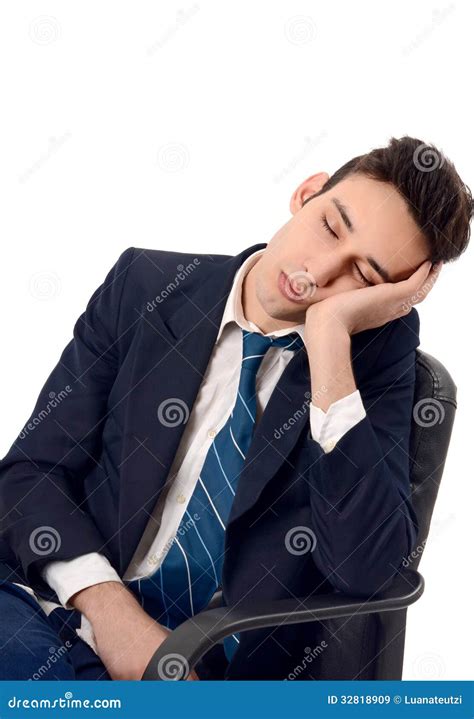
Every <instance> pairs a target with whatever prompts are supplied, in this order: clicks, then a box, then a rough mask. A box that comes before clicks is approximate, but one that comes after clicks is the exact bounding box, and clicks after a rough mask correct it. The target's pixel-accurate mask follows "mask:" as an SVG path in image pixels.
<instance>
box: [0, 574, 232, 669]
mask: <svg viewBox="0 0 474 719" xmlns="http://www.w3.org/2000/svg"><path fill="white" fill-rule="evenodd" d="M80 626H81V613H80V612H78V611H77V610H68V609H63V608H62V607H59V608H57V609H53V611H52V612H51V613H50V614H49V615H46V614H45V612H44V611H43V610H42V609H41V607H40V606H39V605H38V603H37V602H36V600H35V599H34V597H32V596H31V595H30V594H28V592H25V590H24V589H22V588H21V587H17V586H16V585H15V584H13V582H8V581H3V582H2V581H0V680H6V679H13V680H19V679H20V680H21V679H22V680H25V679H32V680H34V681H38V680H39V681H41V680H44V681H52V680H55V679H56V680H59V681H61V680H63V681H64V680H66V681H71V680H101V681H102V680H109V681H110V680H111V677H110V675H109V674H108V672H107V670H106V668H105V666H104V664H103V663H102V662H101V660H100V658H99V657H98V656H97V654H96V653H95V652H94V651H93V650H92V649H91V647H90V646H89V645H88V644H87V643H86V642H84V641H83V640H82V639H81V638H80V637H79V636H78V635H77V634H76V631H75V630H76V629H78V628H79V627H80ZM226 665H227V661H226V659H225V655H224V651H223V648H222V645H221V644H217V645H216V646H215V647H213V649H211V650H210V651H209V652H207V654H206V655H205V657H203V658H202V659H201V660H200V661H199V662H198V663H197V664H196V667H195V670H196V672H197V675H198V677H199V678H200V679H223V678H224V669H225V667H226Z"/></svg>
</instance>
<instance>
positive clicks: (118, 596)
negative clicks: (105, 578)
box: [68, 581, 133, 622]
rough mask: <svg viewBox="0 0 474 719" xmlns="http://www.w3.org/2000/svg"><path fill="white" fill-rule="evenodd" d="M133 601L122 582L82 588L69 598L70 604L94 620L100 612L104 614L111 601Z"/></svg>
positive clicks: (90, 619) (102, 583)
mask: <svg viewBox="0 0 474 719" xmlns="http://www.w3.org/2000/svg"><path fill="white" fill-rule="evenodd" d="M124 600H127V601H130V600H132V601H133V597H132V595H131V594H130V592H129V591H128V589H127V588H126V587H125V585H124V584H122V583H121V582H114V581H110V582H100V583H99V584H93V585H91V586H90V587H86V588H85V589H81V590H80V591H79V592H76V594H73V595H72V597H70V598H69V600H68V601H69V604H71V605H72V606H73V607H74V608H75V609H77V610H78V611H79V612H81V614H85V615H86V617H87V618H88V619H89V621H90V622H92V620H93V618H94V617H95V616H96V615H98V614H103V613H104V611H106V610H107V608H108V607H110V604H111V603H116V602H117V601H124Z"/></svg>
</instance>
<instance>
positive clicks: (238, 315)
mask: <svg viewBox="0 0 474 719" xmlns="http://www.w3.org/2000/svg"><path fill="white" fill-rule="evenodd" d="M265 249H266V248H264V249H263V250H257V251H256V252H253V253H252V254H251V255H249V256H248V257H247V259H246V260H244V262H243V263H242V264H241V265H240V267H239V269H238V270H237V272H236V273H235V276H234V281H233V283H232V287H231V290H230V292H229V296H228V297H227V302H226V305H225V308H224V314H223V315H222V320H221V324H220V327H219V332H218V333H217V338H216V342H218V341H219V339H220V337H221V334H222V332H223V330H224V327H225V326H226V325H227V323H228V322H236V323H237V324H238V326H239V327H241V328H242V329H243V330H246V331H247V332H259V333H260V334H262V335H263V336H264V337H267V336H268V337H283V336H284V335H288V334H290V332H297V333H298V334H299V336H300V337H301V339H302V340H303V342H304V323H303V324H301V325H295V326H293V327H287V328H286V329H281V330H274V331H273V332H267V333H263V332H262V330H261V329H260V328H259V327H257V325H256V324H255V323H254V322H251V321H250V320H247V319H246V318H245V316H244V312H243V308H242V283H243V280H244V277H245V275H246V274H247V272H248V271H249V270H250V269H251V268H252V267H253V266H254V264H255V263H256V262H257V261H258V259H259V258H260V255H262V254H263V253H264V252H265Z"/></svg>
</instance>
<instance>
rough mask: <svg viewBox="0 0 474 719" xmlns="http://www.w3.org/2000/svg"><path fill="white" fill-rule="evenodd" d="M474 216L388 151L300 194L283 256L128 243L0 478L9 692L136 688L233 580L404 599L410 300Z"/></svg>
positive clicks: (229, 655) (283, 233)
mask: <svg viewBox="0 0 474 719" xmlns="http://www.w3.org/2000/svg"><path fill="white" fill-rule="evenodd" d="M427 155H428V156H429V157H430V160H431V166H426V164H425V160H426V157H427ZM472 208H473V205H472V198H471V194H470V191H469V189H468V188H467V187H466V186H465V185H464V184H463V183H462V182H461V180H460V178H459V176H458V174H457V172H456V170H455V168H454V166H453V165H452V163H450V162H449V161H448V160H447V159H446V158H445V157H443V156H442V155H441V153H440V152H439V151H438V150H436V148H433V147H428V146H426V145H424V144H423V143H422V142H421V141H420V140H417V139H415V138H410V137H403V138H401V139H394V138H392V139H391V141H390V143H389V145H388V146H387V147H385V148H379V149H376V150H373V151H372V152H369V153H368V154H367V155H363V156H360V157H357V158H354V159H353V160H351V161H350V162H348V163H347V164H346V165H344V166H343V167H342V168H340V169H339V170H338V171H337V172H336V173H335V174H334V175H333V176H332V177H329V175H328V174H326V173H324V172H320V173H318V174H315V175H312V176H311V177H309V178H308V179H307V180H305V181H304V182H302V183H301V184H300V185H299V187H298V188H297V189H296V190H295V192H294V194H293V196H292V198H291V203H290V209H291V213H292V216H291V218H290V220H289V221H288V222H287V223H286V224H285V225H284V226H283V227H282V228H281V229H279V230H278V232H277V233H276V234H275V236H274V237H273V238H272V239H271V241H270V242H269V243H268V244H265V243H262V244H258V245H254V246H252V247H249V248H247V249H245V250H243V251H242V252H241V253H240V254H238V255H236V256H234V257H232V256H228V255H222V254H216V255H205V254H199V255H191V254H188V253H181V252H173V251H166V250H145V249H138V248H134V247H131V248H129V249H127V250H125V252H123V253H122V254H121V255H120V257H119V259H118V261H117V262H116V264H115V265H114V266H113V267H112V269H111V270H110V272H109V273H108V275H107V277H106V279H105V281H104V283H103V284H102V285H101V286H100V287H99V288H98V289H97V290H96V291H95V292H94V294H93V295H92V297H91V299H90V301H89V303H88V305H87V308H86V310H85V312H84V314H83V315H81V317H80V318H79V319H78V321H77V323H76V324H75V327H74V337H73V339H72V340H71V342H70V343H69V344H68V345H67V346H66V348H65V349H64V351H63V353H62V355H61V357H60V359H59V361H58V364H57V365H56V367H55V368H54V369H53V371H52V373H51V375H50V376H49V378H48V379H47V381H46V383H45V385H44V387H43V389H42V391H41V393H40V396H39V398H38V400H37V404H36V406H35V409H34V410H33V413H32V416H31V417H30V419H29V420H28V422H27V423H26V425H25V427H24V429H23V430H22V431H21V433H20V435H19V437H18V438H17V440H16V441H15V442H14V444H13V446H12V447H11V449H10V450H9V452H8V454H7V455H6V456H5V457H4V458H3V460H2V462H1V463H0V510H1V512H0V516H1V530H2V535H1V536H2V540H1V544H0V558H1V559H3V564H2V574H1V575H0V576H1V577H2V578H3V582H2V584H1V585H0V617H1V619H0V646H1V647H2V649H1V653H2V658H3V661H2V664H1V666H2V668H1V670H0V671H1V677H0V678H1V679H9V678H10V679H11V678H14V679H22V678H23V679H25V678H29V677H31V676H33V678H42V679H43V678H44V679H54V678H57V679H90V678H94V679H110V678H111V679H140V678H141V676H142V674H143V671H144V670H145V668H146V666H147V663H148V661H149V660H150V657H151V656H152V655H153V653H154V651H155V650H156V648H157V647H158V646H159V644H160V643H161V642H162V641H163V640H164V638H165V637H166V636H167V635H168V634H169V632H170V631H172V630H173V628H175V627H176V626H178V625H179V624H180V623H181V622H183V621H184V620H185V619H186V618H187V617H191V616H193V615H194V614H196V613H198V612H199V611H201V610H203V609H204V608H205V607H206V606H207V604H208V602H209V600H210V598H211V597H212V596H213V594H214V593H215V591H216V589H217V588H218V587H219V586H222V588H223V596H224V601H225V603H226V604H227V605H236V604H239V603H240V602H253V601H257V600H259V599H277V598H283V597H300V598H303V599H304V597H307V596H311V595H314V594H317V593H324V592H326V593H327V592H329V591H331V590H333V591H334V590H337V591H341V592H345V593H349V594H353V595H360V596H367V597H369V596H372V595H373V594H374V593H376V592H378V591H380V590H381V589H382V588H385V587H386V586H387V585H388V583H389V582H390V581H391V579H392V578H393V576H394V575H395V574H396V572H397V568H398V567H400V565H401V563H402V561H403V558H404V557H405V556H408V555H409V553H410V552H411V550H412V548H413V547H414V546H415V545H416V539H417V529H418V527H417V518H416V515H415V512H414V510H413V507H412V505H411V501H410V483H409V456H408V449H409V433H410V426H411V418H412V399H413V392H414V382H415V350H416V347H417V346H418V344H419V318H418V313H417V311H416V309H414V307H413V305H415V304H417V303H418V302H420V301H422V300H423V299H424V298H425V297H426V296H427V294H428V293H429V291H430V289H431V287H432V286H433V284H434V282H435V280H436V278H437V276H438V274H439V270H440V266H441V265H440V264H436V265H435V264H433V263H441V264H442V263H443V262H449V261H452V260H454V259H456V258H457V257H458V256H459V255H460V254H461V253H462V252H463V251H464V250H465V249H466V247H467V244H468V241H469V235H470V220H471V218H472ZM52 397H54V402H53V401H52V400H51V398H52ZM59 400H60V401H59ZM322 636H324V627H323V626H322V625H321V624H320V623H313V624H311V625H307V626H301V625H300V626H291V627H288V626H286V627H285V626H282V627H276V628H272V629H269V630H265V631H260V630H259V631H247V632H241V633H240V634H239V635H233V636H232V637H228V638H227V639H226V640H225V643H224V645H218V647H216V648H215V649H214V650H212V652H209V656H210V657H211V658H209V657H207V659H206V658H204V660H203V661H202V662H200V664H199V665H198V666H197V667H196V671H195V672H192V674H191V676H190V678H191V679H197V678H229V679H235V678H238V679H284V678H285V676H287V674H288V672H289V671H291V668H292V667H293V666H294V664H295V661H297V658H298V657H301V656H302V655H303V654H304V651H305V650H304V648H305V647H307V646H308V645H310V646H314V645H315V644H317V643H318V642H319V641H320V640H321V637H322ZM58 644H60V648H62V649H63V650H64V647H66V648H67V649H68V651H67V652H65V651H63V653H62V654H61V656H60V657H57V658H56V659H57V660H56V661H55V662H52V661H50V655H51V652H52V651H53V650H52V648H54V647H56V646H57V645H58ZM58 652H59V650H58ZM320 661H321V662H324V653H323V654H322V656H321V659H320ZM45 667H46V668H45ZM40 668H41V669H40ZM313 673H315V675H316V676H315V678H317V676H318V671H317V667H316V668H314V667H313ZM35 674H36V675H37V676H35Z"/></svg>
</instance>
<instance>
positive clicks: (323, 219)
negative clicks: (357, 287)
mask: <svg viewBox="0 0 474 719" xmlns="http://www.w3.org/2000/svg"><path fill="white" fill-rule="evenodd" d="M321 224H322V226H323V227H324V229H325V230H326V232H329V234H330V235H332V236H333V237H336V239H337V235H336V233H335V232H334V230H333V229H332V228H331V227H330V226H329V223H328V221H327V217H326V216H325V215H321ZM354 267H355V269H356V274H357V276H358V279H359V280H360V281H361V282H363V283H364V285H365V286H366V287H374V286H375V282H370V281H369V280H368V279H367V277H364V275H363V274H362V272H361V271H360V270H359V268H358V266H357V265H356V264H355V263H354Z"/></svg>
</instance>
